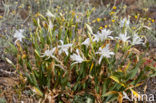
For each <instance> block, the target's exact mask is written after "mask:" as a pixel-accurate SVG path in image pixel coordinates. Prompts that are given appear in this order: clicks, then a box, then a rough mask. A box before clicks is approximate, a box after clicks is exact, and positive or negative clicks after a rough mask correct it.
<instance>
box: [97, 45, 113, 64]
mask: <svg viewBox="0 0 156 103" xmlns="http://www.w3.org/2000/svg"><path fill="white" fill-rule="evenodd" d="M96 54H100V55H101V56H100V59H99V64H101V61H102V59H103V57H106V58H110V57H111V55H114V52H111V51H110V50H109V44H107V45H106V46H105V47H104V48H101V47H100V48H99V51H98V52H96Z"/></svg>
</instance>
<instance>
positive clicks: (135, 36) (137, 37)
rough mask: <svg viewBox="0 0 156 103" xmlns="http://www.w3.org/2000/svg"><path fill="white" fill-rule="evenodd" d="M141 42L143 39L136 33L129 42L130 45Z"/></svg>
mask: <svg viewBox="0 0 156 103" xmlns="http://www.w3.org/2000/svg"><path fill="white" fill-rule="evenodd" d="M142 43H143V40H142V39H141V38H140V37H139V35H138V34H134V35H133V38H132V42H131V44H132V45H137V44H142Z"/></svg>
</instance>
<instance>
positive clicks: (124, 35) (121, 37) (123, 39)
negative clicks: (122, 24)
mask: <svg viewBox="0 0 156 103" xmlns="http://www.w3.org/2000/svg"><path fill="white" fill-rule="evenodd" d="M116 38H117V39H119V40H121V41H123V42H129V40H128V39H129V38H130V36H127V32H126V33H125V34H122V33H121V34H119V37H116Z"/></svg>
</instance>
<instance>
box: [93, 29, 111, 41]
mask: <svg viewBox="0 0 156 103" xmlns="http://www.w3.org/2000/svg"><path fill="white" fill-rule="evenodd" d="M111 33H112V31H110V30H106V29H103V30H102V31H101V33H100V32H97V34H96V35H94V39H93V41H97V42H99V41H100V40H101V41H103V40H106V39H108V38H110V39H113V37H112V36H110V34H111Z"/></svg>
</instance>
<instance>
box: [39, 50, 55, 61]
mask: <svg viewBox="0 0 156 103" xmlns="http://www.w3.org/2000/svg"><path fill="white" fill-rule="evenodd" d="M55 50H56V48H53V49H51V50H46V51H45V52H44V53H43V55H42V56H41V57H48V59H49V58H54V59H55V58H56V57H55V56H54V55H53V54H54V52H55Z"/></svg>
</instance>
